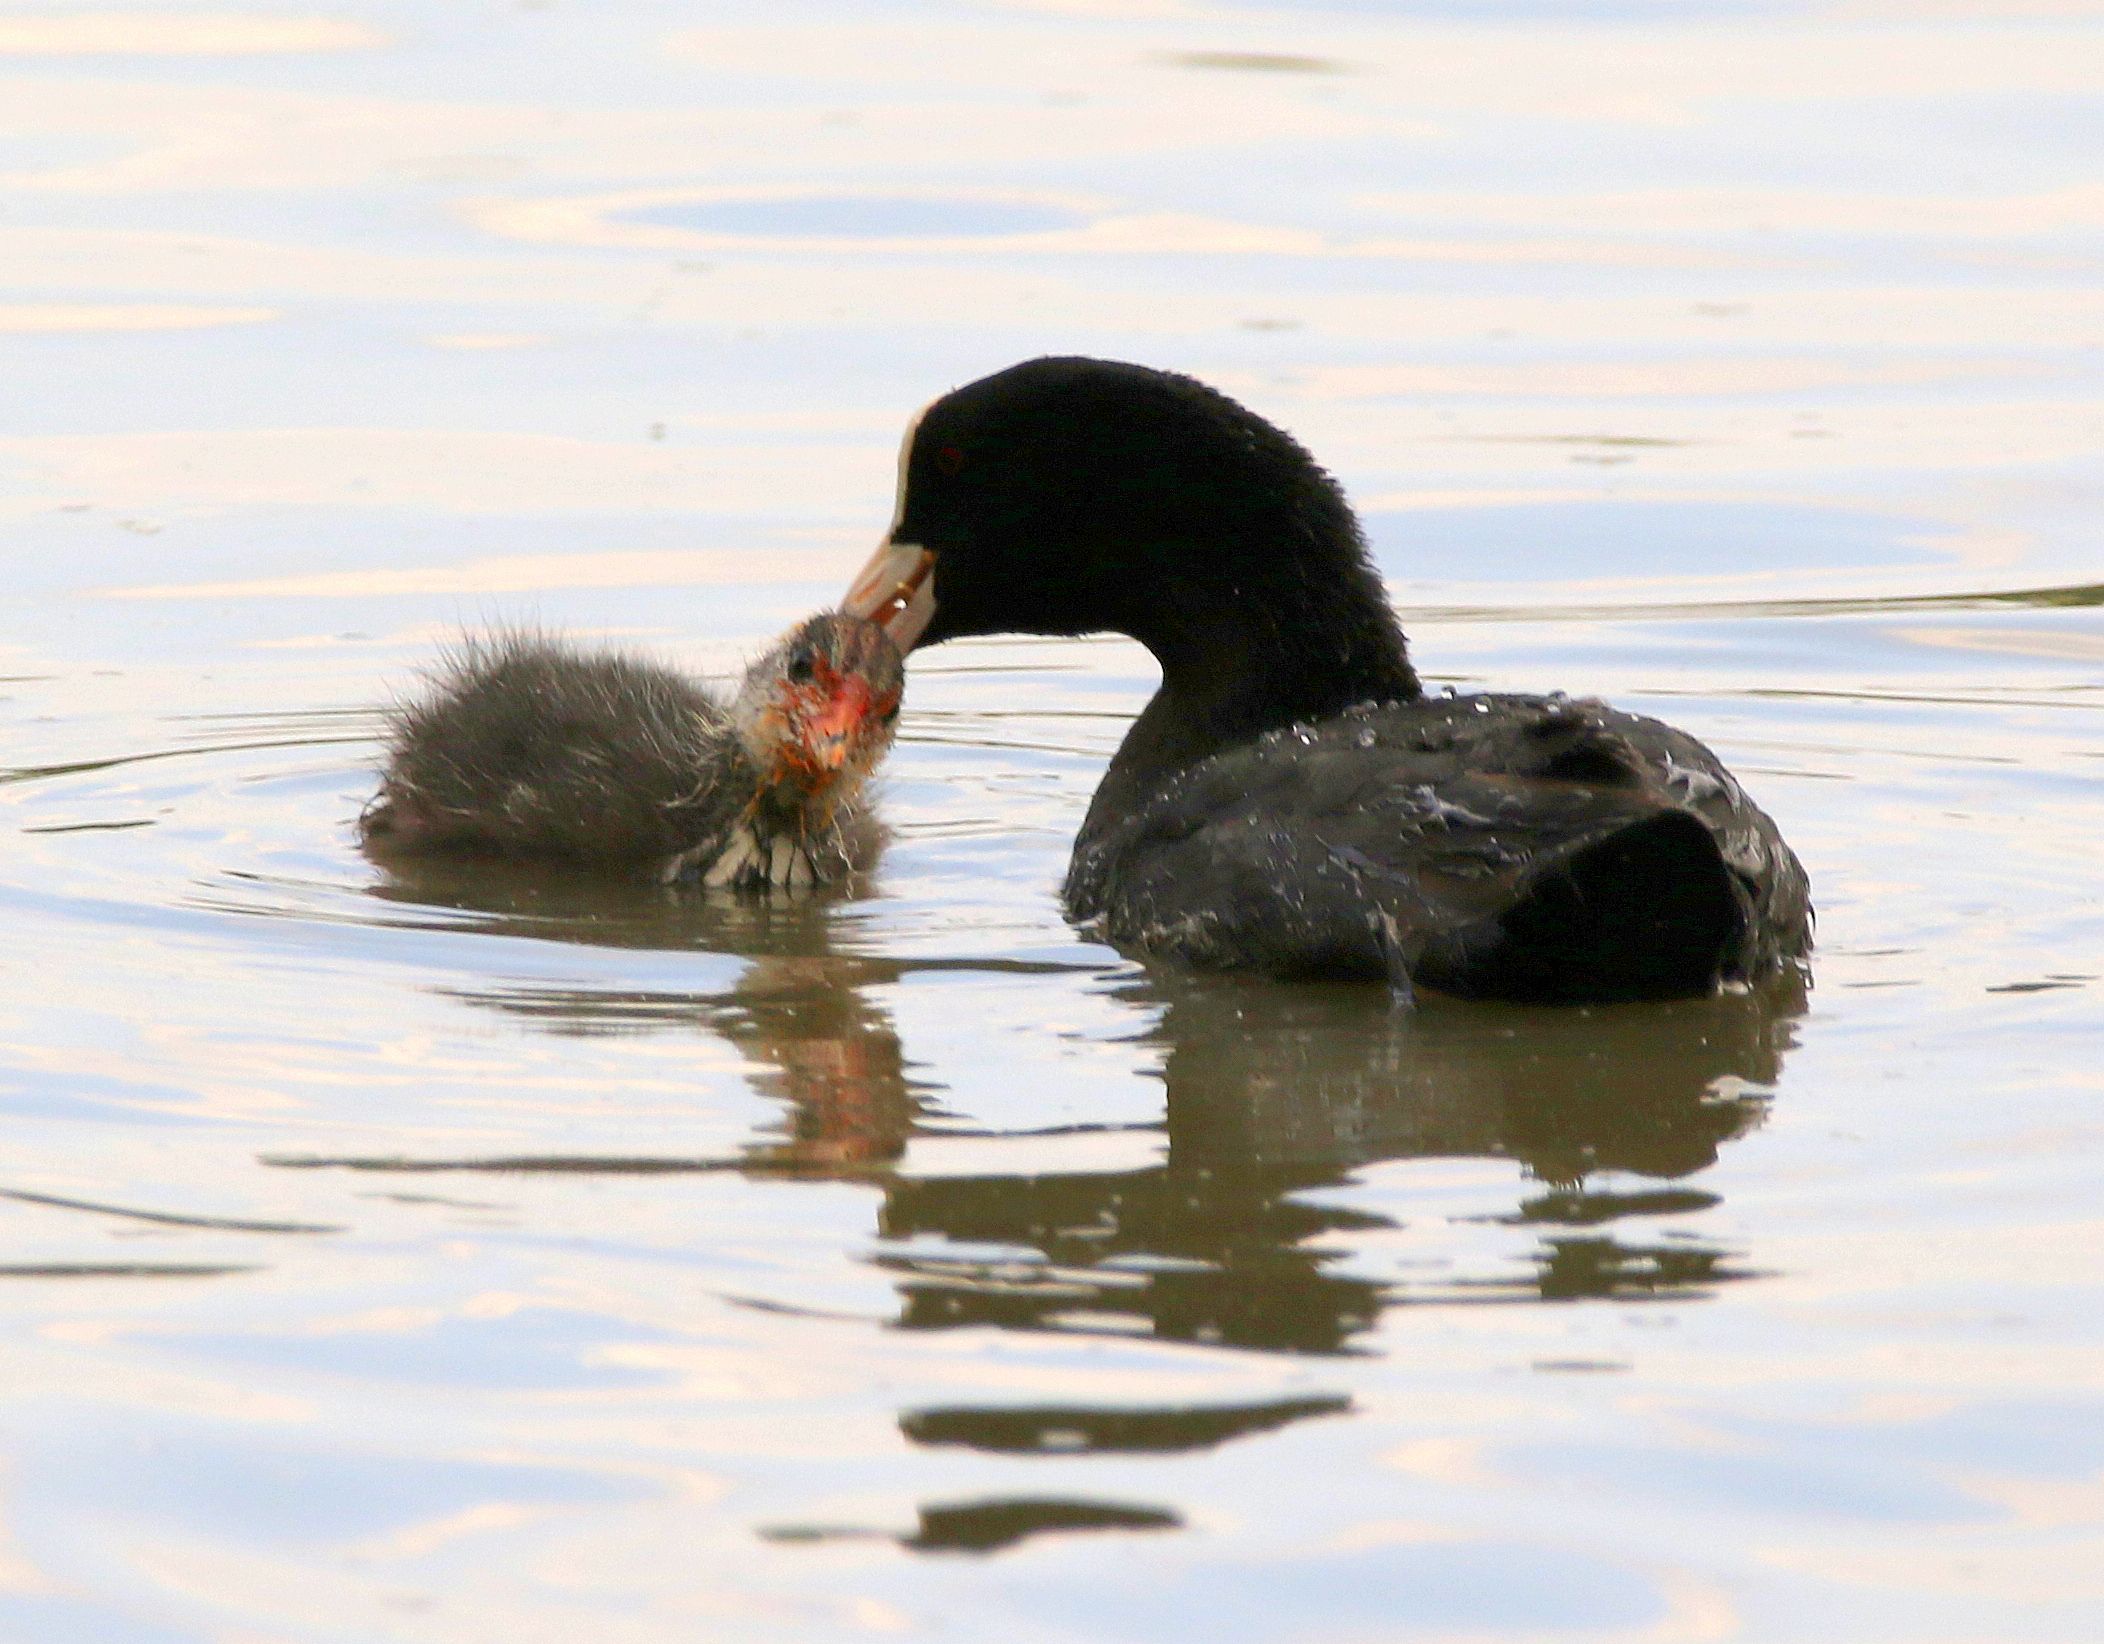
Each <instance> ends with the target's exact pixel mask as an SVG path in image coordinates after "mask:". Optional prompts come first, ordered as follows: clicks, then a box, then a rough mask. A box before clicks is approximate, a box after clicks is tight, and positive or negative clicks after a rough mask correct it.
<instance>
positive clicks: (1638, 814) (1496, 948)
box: [1068, 697, 1808, 999]
mask: <svg viewBox="0 0 2104 1644" xmlns="http://www.w3.org/2000/svg"><path fill="white" fill-rule="evenodd" d="M1068 898H1069V905H1070V907H1071V909H1072V910H1073V911H1074V913H1075V914H1076V916H1077V917H1081V918H1085V919H1094V920H1100V922H1101V924H1102V928H1103V930H1104V932H1105V934H1106V935H1107V936H1108V937H1109V938H1110V939H1111V940H1112V941H1114V942H1119V943H1123V944H1126V945H1129V946H1133V947H1138V948H1141V949H1144V950H1146V951H1149V952H1154V953H1161V954H1166V955H1170V956H1174V957H1177V958H1180V959H1183V960H1185V961H1187V962H1190V963H1195V964H1200V965H1206V966H1214V967H1234V968H1249V969H1257V970H1262V971H1266V972H1269V973H1272V974H1276V975H1314V976H1381V975H1387V976H1390V977H1394V978H1398V979H1399V978H1400V977H1401V976H1402V975H1403V974H1405V973H1407V975H1408V976H1409V977H1411V978H1412V979H1414V980H1416V981H1418V982H1421V983H1423V984H1425V985H1428V986H1432V987H1437V988H1440V989H1443V990H1446V991H1450V992H1457V993H1464V994H1471V995H1491V996H1498V997H1507V998H1535V999H1577V998H1588V999H1612V998H1642V997H1661V996H1667V995H1672V994H1685V993H1699V992H1703V991H1707V990H1708V988H1709V987H1711V986H1713V985H1714V984H1715V982H1716V981H1717V980H1719V979H1720V978H1732V977H1736V976H1740V975H1753V974H1759V973H1760V972H1761V971H1762V970H1765V969H1771V968H1773V966H1774V964H1775V962H1776V961H1777V959H1778V958H1779V957H1780V956H1782V955H1785V954H1789V953H1795V952H1800V951H1802V949H1803V946H1804V928H1805V923H1806V919H1807V916H1808V910H1807V906H1806V899H1805V892H1804V882H1803V873H1802V870H1801V869H1799V868H1798V867H1797V864H1796V860H1795V858H1794V857H1792V856H1790V854H1789V852H1788V849H1787V848H1786V847H1785V846H1783V844H1782V842H1781V840H1780V838H1779V837H1778V836H1777V835H1776V832H1775V829H1774V826H1773V824H1771V823H1770V822H1769V821H1768V819H1767V818H1766V817H1765V816H1763V815H1761V813H1760V812H1759V811H1758V810H1757V809H1755V808H1754V807H1753V806H1752V805H1751V804H1750V803H1749V802H1748V801H1747V800H1746V799H1745V796H1744V795H1743V794H1742V793H1740V792H1739V790H1738V788H1737V786H1736V784H1734V783H1733V782H1732V781H1731V778H1730V777H1729V776H1728V775H1727V774H1726V773H1725V772H1724V770H1723V768H1722V767H1721V766H1720V765H1719V764H1718V763H1717V761H1716V760H1715V758H1714V756H1712V755H1711V754H1710V753H1709V752H1708V750H1707V749H1705V748H1703V747H1702V745H1701V744H1700V743H1698V742H1696V741H1695V740H1694V739H1693V738H1691V737H1687V736H1685V735H1683V734H1681V733H1679V732H1675V731H1672V730H1670V728H1668V727H1666V726H1663V725H1659V724H1658V723H1657V722H1656V721H1652V720H1646V719H1641V718H1639V717H1637V716H1634V715H1628V714H1619V713H1616V712H1614V711H1613V710H1611V709H1607V708H1604V707H1601V706H1599V705H1597V704H1592V703H1567V702H1562V701H1559V700H1553V699H1551V700H1544V699H1539V698H1525V697H1476V698H1461V699H1458V700H1456V701H1440V702H1430V703H1413V704H1400V705H1395V706H1391V707H1385V708H1379V709H1372V710H1365V711H1361V712H1358V713H1353V714H1348V715H1344V716H1341V717H1339V718H1337V719H1333V720H1328V721H1325V722H1323V723H1322V724H1320V725H1317V726H1313V727H1304V728H1297V729H1295V730H1291V731H1287V732H1284V733H1281V734H1279V735H1276V736H1272V737H1268V738H1266V739H1264V740H1262V741H1259V742H1256V743H1252V744H1249V745H1247V746H1244V747H1241V748H1236V749H1232V750H1230V751H1228V752H1227V753H1224V754H1221V755H1218V756H1215V757H1214V758H1213V759H1210V760H1208V761H1206V762H1204V763H1203V764H1201V765H1199V766H1197V767H1194V768H1192V769H1190V770H1188V771H1185V772H1182V773H1179V774H1178V775H1177V776H1176V777H1174V778H1172V779H1171V780H1170V782H1169V783H1167V784H1166V785H1165V786H1164V787H1163V788H1162V789H1161V790H1160V791H1158V792H1157V793H1155V794H1154V795H1153V796H1152V797H1151V798H1150V799H1149V800H1148V801H1147V802H1146V803H1145V804H1144V805H1142V806H1141V807H1139V808H1138V809H1136V810H1135V811H1134V812H1133V813H1132V814H1131V815H1129V816H1126V817H1123V818H1119V819H1115V820H1114V821H1112V822H1111V823H1110V825H1109V826H1107V827H1105V828H1104V829H1102V830H1101V832H1100V833H1098V834H1096V835H1094V836H1093V837H1089V838H1085V839H1084V840H1083V841H1082V842H1081V844H1080V845H1079V846H1078V847H1077V849H1076V852H1075V859H1074V866H1073V870H1072V873H1071V874H1070V877H1069V881H1068Z"/></svg>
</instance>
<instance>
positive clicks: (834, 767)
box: [804, 688, 869, 776]
mask: <svg viewBox="0 0 2104 1644" xmlns="http://www.w3.org/2000/svg"><path fill="white" fill-rule="evenodd" d="M868 717H869V693H868V692H867V691H865V690H861V689H859V688H850V689H847V690H843V691H842V692H841V693H840V694H839V695H838V696H836V697H834V698H833V699H832V700H831V701H829V702H827V703H826V704H825V705H824V706H823V707H821V708H819V709H818V710H817V712H815V713H813V714H812V715H811V716H810V717H809V718H807V719H806V720H805V721H804V746H805V749H806V751H807V752H808V753H809V754H810V757H811V766H812V768H813V769H814V770H815V771H817V772H819V773H820V774H822V775H825V776H833V775H835V774H837V773H838V772H839V770H840V769H841V767H842V766H844V765H845V764H846V763H847V762H848V758H849V756H850V755H851V754H853V753H854V751H855V744H856V742H857V741H859V740H860V738H861V735H862V726H863V722H864V721H865V720H866V719H867V718H868Z"/></svg>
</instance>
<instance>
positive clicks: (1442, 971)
mask: <svg viewBox="0 0 2104 1644" xmlns="http://www.w3.org/2000/svg"><path fill="white" fill-rule="evenodd" d="M1747 925H1748V908H1747V903H1746V893H1745V890H1744V887H1743V886H1742V885H1740V884H1739V882H1738V880H1737V877H1736V876H1735V875H1734V874H1733V873H1732V871H1731V869H1730V867H1729V866H1728V865H1727V864H1726V863H1725V861H1724V858H1723V855H1722V853H1721V852H1720V851H1719V849H1718V846H1717V841H1716V838H1715V837H1714V836H1713V835H1712V834H1711V832H1710V830H1709V828H1708V826H1707V825H1706V824H1705V823H1704V822H1703V821H1702V819H1701V818H1700V817H1697V816H1694V815H1692V814H1690V813H1688V812H1686V811H1679V810H1667V811H1660V812H1658V813H1656V814H1654V815H1652V816H1648V817H1645V818H1643V819H1642V820H1640V821H1636V822H1631V823H1628V824H1626V825H1624V826H1622V827H1620V828H1617V829H1616V830H1615V831H1613V832H1612V833H1609V834H1607V835H1606V836H1604V837H1602V838H1599V839H1595V840H1593V841H1591V842H1589V843H1587V844H1585V845H1583V846H1581V847H1579V848H1578V849H1577V850H1575V851H1572V852H1571V853H1570V854H1569V855H1568V856H1565V857H1563V858H1561V859H1559V860H1555V861H1553V862H1550V863H1547V864H1545V865H1544V866H1543V867H1542V868H1541V869H1540V871H1539V872H1538V873H1537V874H1536V875H1535V877H1534V878H1533V880H1532V882H1531V883H1530V884H1529V885H1528V886H1527V888H1526V890H1525V892H1524V893H1523V894H1522V895H1521V897H1520V898H1519V900H1518V901H1517V902H1516V903H1514V905H1513V906H1512V907H1510V908H1508V909H1506V910H1505V912H1504V913H1502V914H1501V915H1499V916H1498V917H1497V918H1496V919H1495V920H1490V921H1485V922H1484V923H1483V924H1481V925H1478V926H1473V927H1470V928H1469V929H1467V930H1464V931H1461V932H1458V933H1455V934H1454V935H1452V936H1449V937H1447V938H1444V939H1441V940H1440V941H1437V942H1435V943H1434V944H1432V946H1431V947H1430V948H1428V949H1427V951H1426V952H1425V953H1424V954H1423V955H1422V956H1421V959H1420V962H1419V965H1418V969H1417V975H1418V979H1419V980H1420V981H1422V982H1424V983H1425V984H1426V985H1427V986H1430V987H1435V988H1439V989H1440V990H1442V991H1444V992H1450V993H1459V994H1462V995H1464V996H1468V997H1474V998H1503V999H1519V1000H1528V1001H1533V1002H1538V1003H1545V1004H1549V1003H1555V1004H1562V1003H1573V1002H1578V1001H1586V1000H1591V1001H1599V1002H1603V1003H1604V1002H1610V1001H1615V1000H1634V999H1673V998H1686V997H1689V996H1693V995H1700V994H1705V993H1709V992H1711V991H1712V990H1714V989H1715V987H1716V986H1717V984H1718V982H1719V981H1720V980H1721V979H1722V978H1724V977H1725V976H1726V975H1729V974H1735V973H1736V972H1737V971H1738V969H1739V968H1740V950H1741V949H1742V948H1743V947H1744V946H1745V942H1746V934H1747Z"/></svg>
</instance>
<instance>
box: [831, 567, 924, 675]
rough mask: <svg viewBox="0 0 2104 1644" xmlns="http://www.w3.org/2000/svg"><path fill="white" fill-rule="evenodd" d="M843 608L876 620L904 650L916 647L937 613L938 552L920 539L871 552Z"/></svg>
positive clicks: (842, 602) (893, 641)
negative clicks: (924, 546)
mask: <svg viewBox="0 0 2104 1644" xmlns="http://www.w3.org/2000/svg"><path fill="white" fill-rule="evenodd" d="M840 608H841V609H842V610H844V611H846V612H847V613H848V614H849V615H850V616H858V617H861V618H863V619H864V620H865V621H868V622H874V623H875V624H877V626H878V627H880V628H882V629H883V630H884V632H885V633H887V634H888V635H890V636H891V642H892V644H894V645H896V646H897V647H898V648H899V649H900V651H902V652H904V651H910V650H912V649H913V647H914V644H915V642H916V641H918V640H919V639H920V636H921V635H922V634H924V633H925V632H927V628H928V624H929V623H930V622H931V621H932V620H934V617H935V553H934V550H932V549H929V548H923V547H921V545H920V544H919V543H917V542H887V543H885V544H884V545H883V546H882V547H881V548H879V549H878V550H877V551H876V552H875V553H874V554H872V555H871V556H870V560H869V563H868V564H867V565H865V566H863V567H862V570H861V572H860V573H859V574H858V575H857V576H856V578H855V580H854V583H853V584H852V585H851V586H850V587H849V588H848V591H847V598H845V599H844V600H842V601H841V602H840Z"/></svg>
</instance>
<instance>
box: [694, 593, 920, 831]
mask: <svg viewBox="0 0 2104 1644" xmlns="http://www.w3.org/2000/svg"><path fill="white" fill-rule="evenodd" d="M905 688H906V668H905V662H904V659H903V658H902V657H901V656H900V654H899V649H898V647H897V646H896V645H894V644H893V643H892V642H891V640H890V638H889V637H888V636H887V635H886V634H885V632H884V630H883V629H882V628H880V627H878V626H877V625H876V624H875V623H874V622H865V621H863V620H862V619H861V618H860V617H852V616H848V615H846V614H845V613H844V612H839V611H823V612H820V613H819V614H818V615H817V616H814V617H811V618H808V619H807V620H806V621H804V622H802V623H800V624H799V625H798V626H797V627H795V628H792V629H791V630H790V631H789V632H788V633H787V634H786V635H784V636H783V637H782V639H781V641H780V642H779V643H778V644H776V645H775V646H774V647H773V648H772V649H771V650H769V651H768V652H767V654H766V655H765V656H762V657H761V658H760V659H759V660H758V661H756V662H755V663H753V665H752V666H751V667H750V668H749V669H747V670H746V674H745V683H744V685H743V686H742V687H741V688H740V689H739V692H738V697H737V700H736V701H735V702H734V703H733V704H732V705H731V718H732V722H733V724H734V725H735V726H736V728H737V733H738V737H739V740H740V741H741V742H742V743H743V744H744V747H745V751H746V753H747V755H748V756H749V757H750V758H751V760H752V763H753V766H754V768H755V769H756V770H757V771H758V772H759V775H760V784H761V789H762V792H763V794H765V795H768V796H770V797H772V798H774V799H776V800H778V801H781V802H785V803H789V804H793V805H800V806H808V805H811V804H813V803H818V804H821V805H822V806H824V808H826V809H830V808H831V807H832V806H833V805H836V804H838V803H839V802H840V801H841V800H843V799H845V798H847V797H848V796H850V795H851V794H853V793H854V791H855V790H856V789H857V788H858V787H860V786H861V784H862V782H863V780H864V779H865V778H866V777H867V776H868V775H869V773H870V771H872V770H873V769H874V768H875V767H876V764H877V761H879V760H880V759H882V758H883V757H884V754H885V751H886V750H887V749H889V748H890V746H891V738H892V733H893V732H894V730H896V729H897V726H898V717H899V701H900V699H901V697H902V696H903V694H904V692H905Z"/></svg>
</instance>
